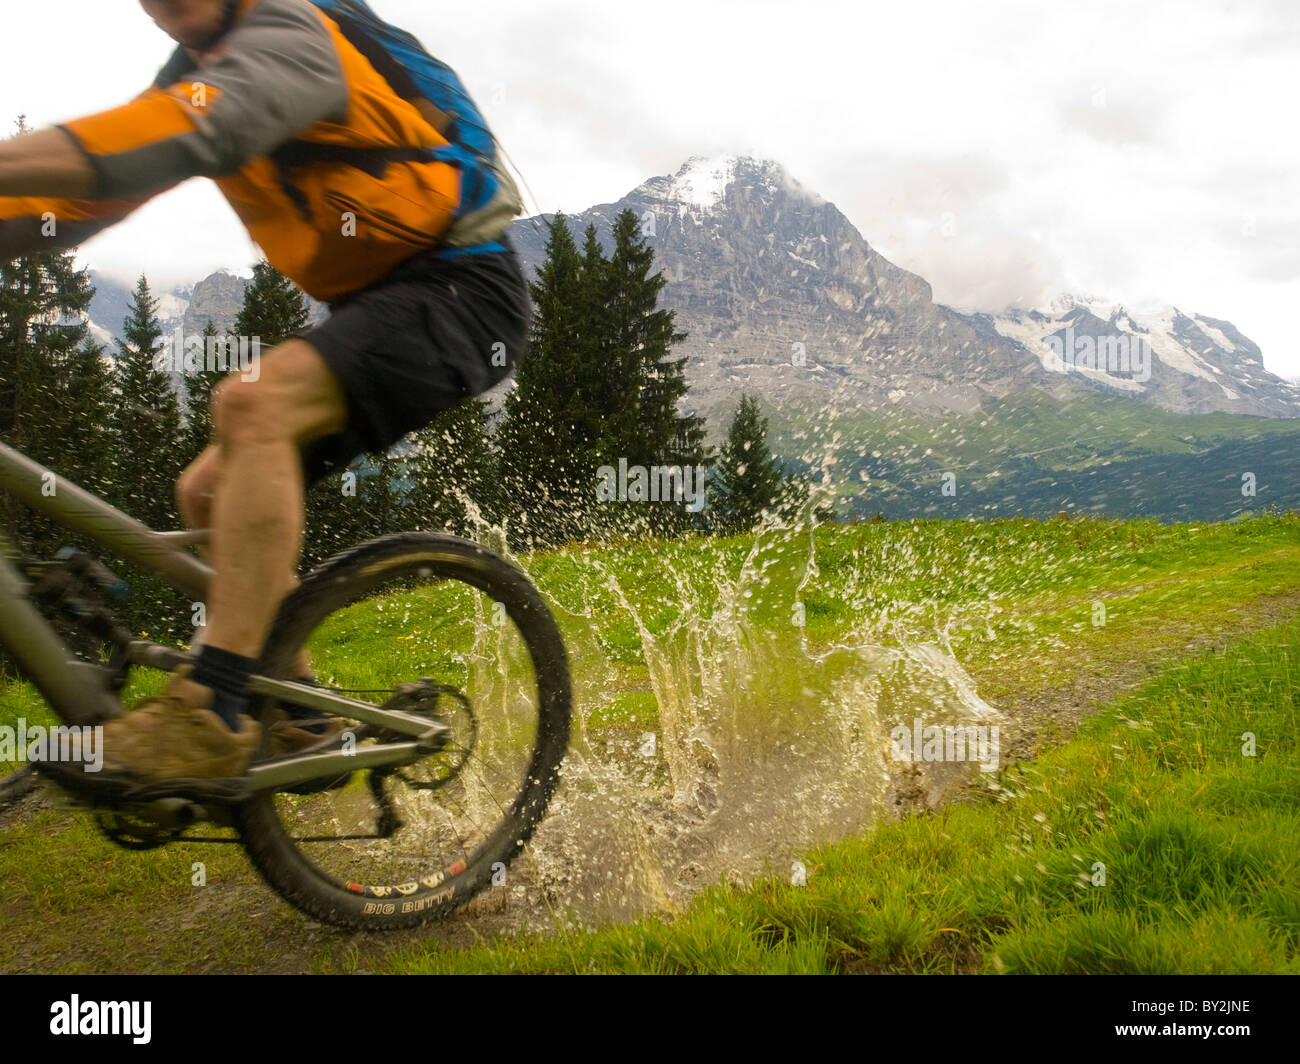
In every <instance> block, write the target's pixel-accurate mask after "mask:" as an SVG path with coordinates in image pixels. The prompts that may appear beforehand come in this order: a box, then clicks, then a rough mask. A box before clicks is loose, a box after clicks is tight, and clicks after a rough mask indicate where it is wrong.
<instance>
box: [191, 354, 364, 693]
mask: <svg viewBox="0 0 1300 1064" xmlns="http://www.w3.org/2000/svg"><path fill="white" fill-rule="evenodd" d="M260 371H261V372H260V376H259V377H258V379H257V380H254V381H248V380H244V379H242V378H236V377H228V378H227V379H226V380H224V381H222V382H221V383H220V384H219V385H218V386H217V388H216V389H215V393H214V403H213V429H214V438H215V440H216V447H217V448H218V453H219V458H220V461H219V462H217V463H215V469H216V474H215V481H214V483H213V484H212V491H211V495H212V498H211V500H210V503H209V512H208V515H207V516H208V517H209V518H210V523H209V527H210V528H211V529H212V539H211V544H210V549H209V558H210V560H211V564H212V566H213V570H214V575H213V579H212V584H211V587H210V588H209V592H208V602H207V615H208V616H207V621H208V626H207V632H206V637H205V639H204V641H203V642H204V646H205V648H213V649H215V650H216V651H218V652H224V653H225V655H232V656H235V657H234V658H228V659H223V660H235V659H236V658H237V659H239V660H243V661H244V662H245V663H247V661H248V660H249V659H252V660H256V658H257V657H258V656H259V655H260V654H261V651H262V646H263V643H264V642H265V640H266V636H267V633H268V631H269V629H270V626H271V622H272V620H273V619H274V617H275V613H276V610H277V609H278V607H279V604H280V600H281V598H282V597H283V594H284V592H285V590H286V583H287V581H286V575H285V574H287V573H291V572H292V571H293V570H294V568H295V566H296V564H297V561H298V553H299V550H300V548H301V542H302V530H303V471H302V460H301V454H300V451H301V447H302V446H303V445H304V444H306V443H308V442H310V441H311V440H314V439H317V438H319V437H321V436H325V435H329V434H331V433H334V432H339V431H341V430H342V429H343V427H344V425H345V421H346V412H347V406H346V400H345V398H344V395H343V392H342V389H341V388H340V386H339V384H338V381H337V379H336V378H335V376H334V374H333V373H332V372H331V370H330V369H329V367H328V366H327V365H326V363H325V361H324V359H323V358H321V356H320V354H319V353H318V352H317V351H316V350H315V349H314V348H313V347H312V346H311V345H310V344H308V343H306V342H305V341H302V340H290V341H288V342H287V343H285V344H282V345H281V346H280V347H277V348H276V349H275V350H273V351H271V352H270V353H268V354H267V355H266V356H265V357H264V358H263V359H262V360H261V362H260ZM205 453H206V452H205ZM208 461H209V462H212V459H209V460H208ZM204 653H205V654H206V650H205V652H204ZM203 667H204V661H203V660H201V661H200V665H199V668H203ZM245 667H246V664H245ZM196 678H197V671H196ZM205 682H206V681H205ZM214 686H219V685H215V684H214Z"/></svg>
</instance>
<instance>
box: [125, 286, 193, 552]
mask: <svg viewBox="0 0 1300 1064" xmlns="http://www.w3.org/2000/svg"><path fill="white" fill-rule="evenodd" d="M129 309H130V316H129V317H128V318H127V319H126V320H125V321H124V322H123V323H122V336H123V338H122V339H121V340H118V341H117V346H118V357H117V361H116V363H115V366H114V378H115V385H116V393H117V409H116V411H115V412H114V415H113V421H112V444H113V458H114V463H113V484H112V490H111V491H110V498H111V499H112V500H113V501H114V503H115V505H117V506H119V507H120V508H121V509H123V510H125V511H126V512H127V513H128V514H130V515H131V516H132V517H134V518H136V519H137V520H140V521H143V522H144V523H145V524H147V525H149V526H150V527H151V528H155V529H165V528H175V527H177V524H178V522H179V516H178V514H177V512H176V503H175V485H176V478H177V477H178V476H179V475H180V472H181V468H182V467H181V459H182V457H183V454H182V450H181V438H180V433H181V413H180V403H179V401H178V400H177V398H176V393H175V392H174V391H173V390H172V385H171V376H170V374H169V372H168V367H169V366H171V365H172V364H173V363H172V359H171V352H169V351H168V349H167V348H165V347H160V341H161V340H162V338H163V332H162V326H161V325H160V324H159V322H158V317H157V309H158V301H157V300H156V299H154V298H153V297H152V295H150V292H149V283H148V281H147V280H146V279H145V278H144V276H143V275H142V276H141V277H140V280H139V281H138V282H137V283H136V287H135V292H134V294H133V296H132V299H131V305H130V308H129ZM160 353H161V354H162V356H163V357H161V358H160ZM164 362H165V364H164Z"/></svg>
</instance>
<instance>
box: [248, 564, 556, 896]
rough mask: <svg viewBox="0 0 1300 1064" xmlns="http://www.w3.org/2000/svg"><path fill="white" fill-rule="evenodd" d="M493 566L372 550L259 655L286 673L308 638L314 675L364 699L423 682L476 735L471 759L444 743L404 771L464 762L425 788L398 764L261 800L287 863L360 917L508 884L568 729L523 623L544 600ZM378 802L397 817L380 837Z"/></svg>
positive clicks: (428, 775) (542, 657) (537, 643)
mask: <svg viewBox="0 0 1300 1064" xmlns="http://www.w3.org/2000/svg"><path fill="white" fill-rule="evenodd" d="M497 564H498V565H503V564H504V563H500V562H497ZM491 570H492V566H491V564H490V562H484V563H483V564H482V565H481V566H479V565H475V564H474V559H473V558H472V557H471V558H468V559H467V558H466V557H464V556H463V555H455V556H448V555H447V553H446V552H442V551H439V550H437V549H432V550H429V549H426V550H423V551H414V552H413V551H403V552H398V553H396V554H395V555H394V556H392V557H389V558H381V559H376V560H373V561H370V562H369V563H368V564H366V565H363V566H360V567H359V568H358V569H357V570H354V571H353V572H352V573H351V574H350V576H349V580H348V584H349V587H348V589H347V590H346V591H340V592H339V593H338V594H336V595H332V596H331V595H319V596H316V597H315V598H314V599H313V598H311V597H309V598H307V599H306V600H304V604H303V606H302V608H300V609H299V610H298V611H297V612H295V613H294V614H293V615H292V616H291V617H290V618H289V620H288V623H287V624H285V625H283V626H282V628H283V632H282V635H281V637H280V638H279V639H278V640H277V641H276V643H275V645H274V646H273V647H271V648H270V649H269V650H268V653H267V655H266V662H265V668H266V670H267V674H268V675H280V676H287V675H289V674H290V673H291V672H292V671H293V670H292V668H291V666H292V662H293V658H294V656H295V652H296V650H297V648H298V647H300V646H304V645H305V646H306V647H307V649H308V650H309V651H310V652H311V654H312V658H313V666H314V669H315V671H316V674H317V678H318V680H319V682H320V683H321V684H322V685H324V686H328V687H332V688H340V689H349V690H350V691H354V692H355V693H352V694H350V695H349V697H354V698H359V699H361V700H364V701H373V702H376V703H380V704H382V703H383V702H384V701H385V695H384V694H382V693H380V692H382V691H391V690H392V689H393V687H394V686H395V685H396V683H398V682H410V681H414V680H416V679H418V678H420V677H430V678H431V679H433V680H434V681H435V682H436V683H437V684H440V685H443V686H445V687H447V688H449V689H454V690H455V691H456V692H457V694H458V696H462V697H463V698H464V699H465V700H467V701H468V703H469V705H470V707H471V711H472V714H473V720H474V724H475V727H476V731H477V735H476V741H475V745H474V747H473V750H472V751H471V752H470V753H469V754H468V756H467V757H465V750H464V745H463V744H461V745H455V744H454V745H453V746H452V747H451V748H449V749H448V750H447V751H445V752H444V753H443V754H440V755H437V756H435V757H432V758H429V759H426V760H425V761H423V762H420V763H417V765H415V766H412V767H411V768H408V769H404V770H402V775H404V776H408V777H411V778H417V779H424V780H430V779H436V778H438V776H439V775H440V774H443V775H445V774H446V765H447V764H448V763H449V762H453V761H455V760H458V759H460V758H462V757H464V758H465V760H464V766H463V768H462V769H461V770H460V772H459V773H458V774H457V775H455V777H454V778H453V779H451V780H450V782H446V783H444V784H443V785H441V786H439V787H438V788H437V789H423V790H420V789H416V788H413V787H410V786H408V785H407V781H406V780H404V779H402V778H400V777H399V776H397V775H391V776H388V777H386V778H384V780H383V783H382V786H380V787H378V788H377V787H376V785H375V779H374V777H373V776H372V775H371V774H370V773H354V774H353V776H352V777H351V779H350V780H349V781H348V782H347V783H346V784H345V785H343V786H340V787H337V788H335V789H331V790H327V791H322V792H319V793H316V794H308V795H292V794H275V795H272V796H269V797H268V798H267V799H266V801H267V802H268V803H269V805H270V810H269V811H270V812H271V813H272V815H273V817H274V820H275V822H276V824H277V826H278V828H279V830H280V831H281V832H282V834H283V842H285V843H287V844H288V847H289V848H290V849H291V850H292V851H293V855H294V860H295V862H296V863H297V865H298V868H297V872H298V873H299V874H303V873H305V874H307V875H309V876H311V877H312V878H313V880H314V881H315V882H316V884H317V885H318V886H326V887H332V888H333V889H334V890H335V891H344V892H346V893H347V894H348V896H351V897H353V898H355V900H356V901H357V903H358V904H359V905H361V906H363V907H364V908H363V911H365V912H373V913H374V914H375V915H378V916H387V915H401V914H406V913H421V912H424V911H427V910H430V909H433V908H440V907H446V906H448V905H449V904H450V903H451V902H452V901H453V898H456V899H457V901H456V903H457V904H458V903H459V900H463V898H464V897H465V896H467V894H468V893H470V892H472V891H474V890H477V889H478V887H480V886H482V885H483V884H484V882H485V881H488V880H490V881H492V882H495V883H501V884H504V883H505V882H506V880H505V876H506V865H507V864H508V862H509V859H510V857H511V856H513V855H514V853H515V852H516V851H517V849H518V846H519V845H520V844H521V843H522V841H523V840H524V839H525V838H526V837H527V835H528V833H529V832H530V831H531V829H532V826H533V824H534V823H535V821H536V819H537V818H538V817H539V815H540V813H541V811H542V810H543V809H544V807H545V805H546V802H547V801H548V800H549V797H550V793H551V791H552V790H553V788H554V785H555V777H554V769H553V767H549V768H548V766H553V765H554V762H555V761H557V760H558V757H557V755H556V752H555V745H556V742H557V740H558V742H559V745H560V749H561V750H562V748H563V745H564V742H565V740H566V737H567V727H566V728H564V729H563V731H564V733H565V734H564V735H559V734H557V726H558V722H559V720H560V719H561V717H562V720H563V721H564V722H565V723H567V708H568V707H567V698H568V691H567V683H566V684H565V685H564V689H563V690H559V689H558V687H559V685H557V684H555V683H554V682H553V676H552V672H553V670H549V669H547V667H546V661H547V654H548V648H547V647H546V646H544V645H542V644H544V643H545V640H539V638H538V636H537V633H536V631H535V630H534V628H535V623H534V622H535V620H536V617H537V612H536V611H537V609H538V607H540V600H537V599H536V596H535V593H532V594H531V595H530V594H529V592H530V591H531V589H530V588H528V587H527V585H526V582H524V581H522V579H521V580H519V581H518V582H517V583H515V585H514V586H506V585H503V584H502V583H501V582H500V580H499V579H497V580H494V579H493V578H492V572H491ZM530 599H531V601H530ZM344 601H350V603H351V604H350V605H346V606H343V605H341V604H342V603H343V602H344ZM381 601H382V608H381V607H380V603H381ZM541 608H542V612H543V613H544V612H545V611H544V607H541ZM546 621H547V622H550V618H549V614H548V615H546ZM557 638H558V637H557ZM362 644H364V645H362ZM379 650H382V651H383V653H379V652H377V651H379ZM550 652H551V653H552V654H553V652H554V651H553V648H551V650H550ZM560 653H561V654H562V650H561V651H560ZM566 679H567V674H566ZM448 702H449V703H452V704H454V703H456V702H458V699H448ZM561 703H562V708H563V713H562V714H560V713H559V712H558V710H559V709H560V708H561ZM442 705H443V703H442V700H439V701H438V706H439V708H441V707H442ZM261 708H262V711H263V713H264V714H265V713H266V712H268V711H269V708H270V707H269V706H266V705H265V704H264V705H263V706H262V707H261ZM461 712H463V710H461ZM264 719H265V718H264ZM452 724H453V734H454V735H455V736H456V738H457V740H459V739H460V737H461V736H463V735H464V734H466V729H465V728H463V727H458V726H457V722H456V720H455V719H454V716H453V719H452ZM355 734H357V735H358V736H359V738H358V741H357V745H358V746H361V745H365V744H366V743H368V742H371V741H373V740H370V739H367V738H366V737H365V730H364V729H362V730H360V731H358V732H356V733H355ZM386 803H391V805H392V812H394V813H395V814H396V816H397V818H398V819H400V821H401V827H399V828H397V829H396V830H394V831H393V832H392V833H391V834H390V835H388V836H387V837H379V836H382V835H383V833H384V831H385V829H386V825H385V821H384V813H385V804H386Z"/></svg>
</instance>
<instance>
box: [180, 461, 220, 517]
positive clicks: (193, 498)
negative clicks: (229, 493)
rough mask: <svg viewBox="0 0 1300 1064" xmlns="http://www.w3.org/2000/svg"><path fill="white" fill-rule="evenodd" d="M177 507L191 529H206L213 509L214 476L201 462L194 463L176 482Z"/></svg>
mask: <svg viewBox="0 0 1300 1064" xmlns="http://www.w3.org/2000/svg"><path fill="white" fill-rule="evenodd" d="M176 506H177V508H178V509H179V510H180V513H181V517H182V518H184V520H185V523H186V524H187V525H189V527H190V528H199V527H205V526H206V525H207V524H208V523H209V522H208V515H209V513H210V511H211V509H212V476H211V474H210V472H209V471H208V469H207V468H206V467H205V466H204V464H203V463H201V462H192V463H191V464H190V465H189V466H188V467H186V469H185V471H184V472H183V473H181V475H180V476H179V477H178V478H177V480H176Z"/></svg>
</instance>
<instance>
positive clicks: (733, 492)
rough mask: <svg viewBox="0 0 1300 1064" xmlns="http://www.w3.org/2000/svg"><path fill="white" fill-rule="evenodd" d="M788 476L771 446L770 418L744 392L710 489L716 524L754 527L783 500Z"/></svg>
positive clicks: (730, 528)
mask: <svg viewBox="0 0 1300 1064" xmlns="http://www.w3.org/2000/svg"><path fill="white" fill-rule="evenodd" d="M785 479H786V478H785V474H784V472H783V470H782V468H781V464H780V462H778V461H777V460H776V459H775V458H774V457H772V454H771V452H770V451H769V450H768V446H767V419H766V418H765V417H763V416H762V415H761V414H760V413H759V407H758V400H757V399H756V398H754V397H753V396H751V395H748V394H746V393H742V394H741V397H740V403H739V404H738V405H737V407H736V413H735V415H734V416H733V417H732V419H731V425H730V427H729V428H728V430H727V439H726V442H725V443H724V444H723V445H722V451H721V454H720V455H719V457H718V462H717V465H716V467H715V469H714V476H713V480H712V483H711V485H710V489H709V510H710V511H711V512H712V514H713V523H714V527H715V528H717V529H718V530H719V531H722V532H726V533H730V532H739V531H743V530H744V529H748V528H753V527H754V525H755V524H757V522H758V520H759V518H760V517H761V516H762V514H763V512H764V511H765V510H770V509H771V508H772V507H774V506H775V505H776V504H777V503H778V502H779V501H780V500H781V498H782V495H783V490H784V482H785Z"/></svg>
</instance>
